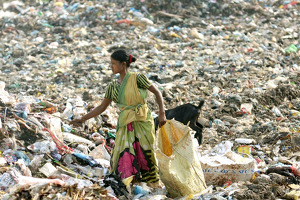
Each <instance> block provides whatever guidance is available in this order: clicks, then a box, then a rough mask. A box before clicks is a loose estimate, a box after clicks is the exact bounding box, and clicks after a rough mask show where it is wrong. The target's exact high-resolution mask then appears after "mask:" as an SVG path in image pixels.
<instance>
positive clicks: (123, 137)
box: [111, 73, 159, 182]
mask: <svg viewBox="0 0 300 200" xmlns="http://www.w3.org/2000/svg"><path fill="white" fill-rule="evenodd" d="M147 97H148V91H147V90H146V89H140V88H138V86H137V75H136V73H127V74H126V76H125V77H124V80H123V82H122V84H121V87H120V91H119V95H118V106H119V107H120V109H121V112H120V114H119V119H118V126H117V132H116V141H115V147H114V149H113V152H112V158H111V167H112V168H111V170H112V172H113V173H116V174H119V175H120V176H121V178H122V179H125V178H127V177H130V176H134V177H135V178H136V179H137V180H139V181H142V182H156V181H158V180H159V176H158V168H157V161H156V158H155V155H154V139H155V128H154V122H153V118H152V115H151V112H150V110H149V109H148V106H147V104H146V98H147Z"/></svg>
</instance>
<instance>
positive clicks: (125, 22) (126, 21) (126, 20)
mask: <svg viewBox="0 0 300 200" xmlns="http://www.w3.org/2000/svg"><path fill="white" fill-rule="evenodd" d="M116 23H117V24H123V23H124V24H131V21H130V20H128V19H122V20H118V21H116Z"/></svg>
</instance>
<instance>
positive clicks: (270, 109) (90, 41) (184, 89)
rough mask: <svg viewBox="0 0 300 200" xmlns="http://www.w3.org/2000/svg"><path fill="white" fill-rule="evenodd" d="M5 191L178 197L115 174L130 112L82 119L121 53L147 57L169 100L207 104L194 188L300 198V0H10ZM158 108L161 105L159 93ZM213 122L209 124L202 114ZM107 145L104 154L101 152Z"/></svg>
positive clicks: (142, 63)
mask: <svg viewBox="0 0 300 200" xmlns="http://www.w3.org/2000/svg"><path fill="white" fill-rule="evenodd" d="M0 6H1V9H0V25H1V26H0V35H1V37H0V40H1V42H0V49H1V53H0V64H1V71H0V80H1V82H0V99H1V101H0V137H1V144H0V151H1V155H0V180H1V181H0V197H1V198H2V199H21V198H24V199H31V198H32V199H39V198H40V199H55V198H58V199H59V198H66V199H71V198H72V199H78V198H83V199H89V198H91V199H93V198H95V199H100V198H107V199H117V198H130V199H131V198H136V199H137V198H141V196H143V197H142V198H145V199H147V198H157V199H159V198H160V199H164V198H168V197H167V195H168V193H167V191H166V189H165V188H163V189H156V190H153V189H151V188H147V187H146V186H145V185H132V187H131V188H128V186H127V185H126V184H125V185H124V183H123V182H122V181H121V180H120V179H119V178H118V177H110V176H107V175H108V171H109V167H110V163H109V160H110V152H111V149H112V148H113V144H114V133H115V128H116V123H117V117H118V114H117V113H118V110H116V108H115V107H114V106H111V107H109V109H108V110H107V111H106V112H105V113H103V114H102V115H101V116H98V117H97V118H95V119H91V120H89V121H88V122H86V123H85V124H84V125H83V126H82V127H73V126H70V125H69V123H68V122H69V121H70V120H71V119H75V118H77V117H80V116H81V115H83V114H85V113H86V112H88V111H89V110H91V109H93V108H94V107H96V106H97V105H99V103H100V102H101V100H102V99H103V98H104V93H105V89H106V87H107V85H108V84H109V83H110V81H111V80H112V79H115V78H118V76H113V75H112V72H111V70H110V65H109V64H110V54H111V52H112V51H114V50H116V49H118V48H125V49H127V50H129V51H130V52H131V54H133V55H135V57H137V61H136V65H135V66H133V67H132V68H131V69H130V70H132V71H138V72H141V73H144V74H145V75H147V77H148V78H149V79H150V80H151V81H152V83H153V84H155V85H157V86H158V88H159V89H160V90H161V92H162V94H163V97H164V101H165V106H166V108H174V107H176V106H179V105H182V104H184V103H193V104H195V105H197V104H198V102H199V100H200V99H201V98H202V99H204V100H205V105H204V107H203V109H202V111H201V115H202V117H204V118H206V119H208V121H209V123H208V124H209V125H207V124H206V125H205V128H204V131H203V142H202V144H201V145H200V146H198V147H197V149H196V150H197V151H198V152H199V153H198V156H199V160H200V163H201V166H202V170H203V173H204V176H205V179H206V182H207V185H208V186H209V187H208V188H207V189H206V190H205V192H206V193H202V194H194V195H190V196H188V197H182V198H190V199H192V198H194V199H200V198H202V199H203V198H204V199H211V198H217V199H232V198H234V199H276V198H282V199H297V198H299V197H300V188H299V169H300V162H299V159H300V154H299V150H300V148H299V146H300V145H299V144H300V98H299V97H300V89H299V84H300V64H299V63H300V51H299V49H300V43H299V41H300V40H299V35H300V2H299V1H296V0H290V1H283V0H275V1H273V0H272V1H269V0H261V1H256V0H250V1H242V0H235V1H229V0H222V1H221V0H220V1H214V0H201V1H168V0H165V1H164V0H162V1H156V0H155V1H137V0H133V1H117V0H114V1H113V0H112V1H96V0H89V1H79V0H72V1H62V0H56V1H48V0H37V1H33V0H31V1H4V2H2V3H1V4H0ZM148 104H149V107H150V108H151V109H152V110H153V111H156V110H158V109H157V105H156V103H155V98H154V96H150V98H149V101H148ZM199 123H202V122H199ZM99 152H101V153H99Z"/></svg>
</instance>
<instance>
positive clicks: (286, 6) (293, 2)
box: [282, 1, 297, 9]
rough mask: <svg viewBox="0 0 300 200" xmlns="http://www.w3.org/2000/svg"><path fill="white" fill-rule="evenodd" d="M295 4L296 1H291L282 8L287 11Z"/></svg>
mask: <svg viewBox="0 0 300 200" xmlns="http://www.w3.org/2000/svg"><path fill="white" fill-rule="evenodd" d="M296 4H297V1H292V2H291V3H288V4H286V5H284V6H283V7H282V8H283V9H287V8H288V6H289V5H291V6H294V5H296Z"/></svg>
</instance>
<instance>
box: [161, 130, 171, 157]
mask: <svg viewBox="0 0 300 200" xmlns="http://www.w3.org/2000/svg"><path fill="white" fill-rule="evenodd" d="M161 136H162V142H163V146H162V147H163V148H162V152H163V153H164V154H165V155H166V156H171V155H172V153H173V150H172V146H171V143H170V140H169V137H168V135H167V133H166V130H165V127H164V126H162V127H161Z"/></svg>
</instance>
